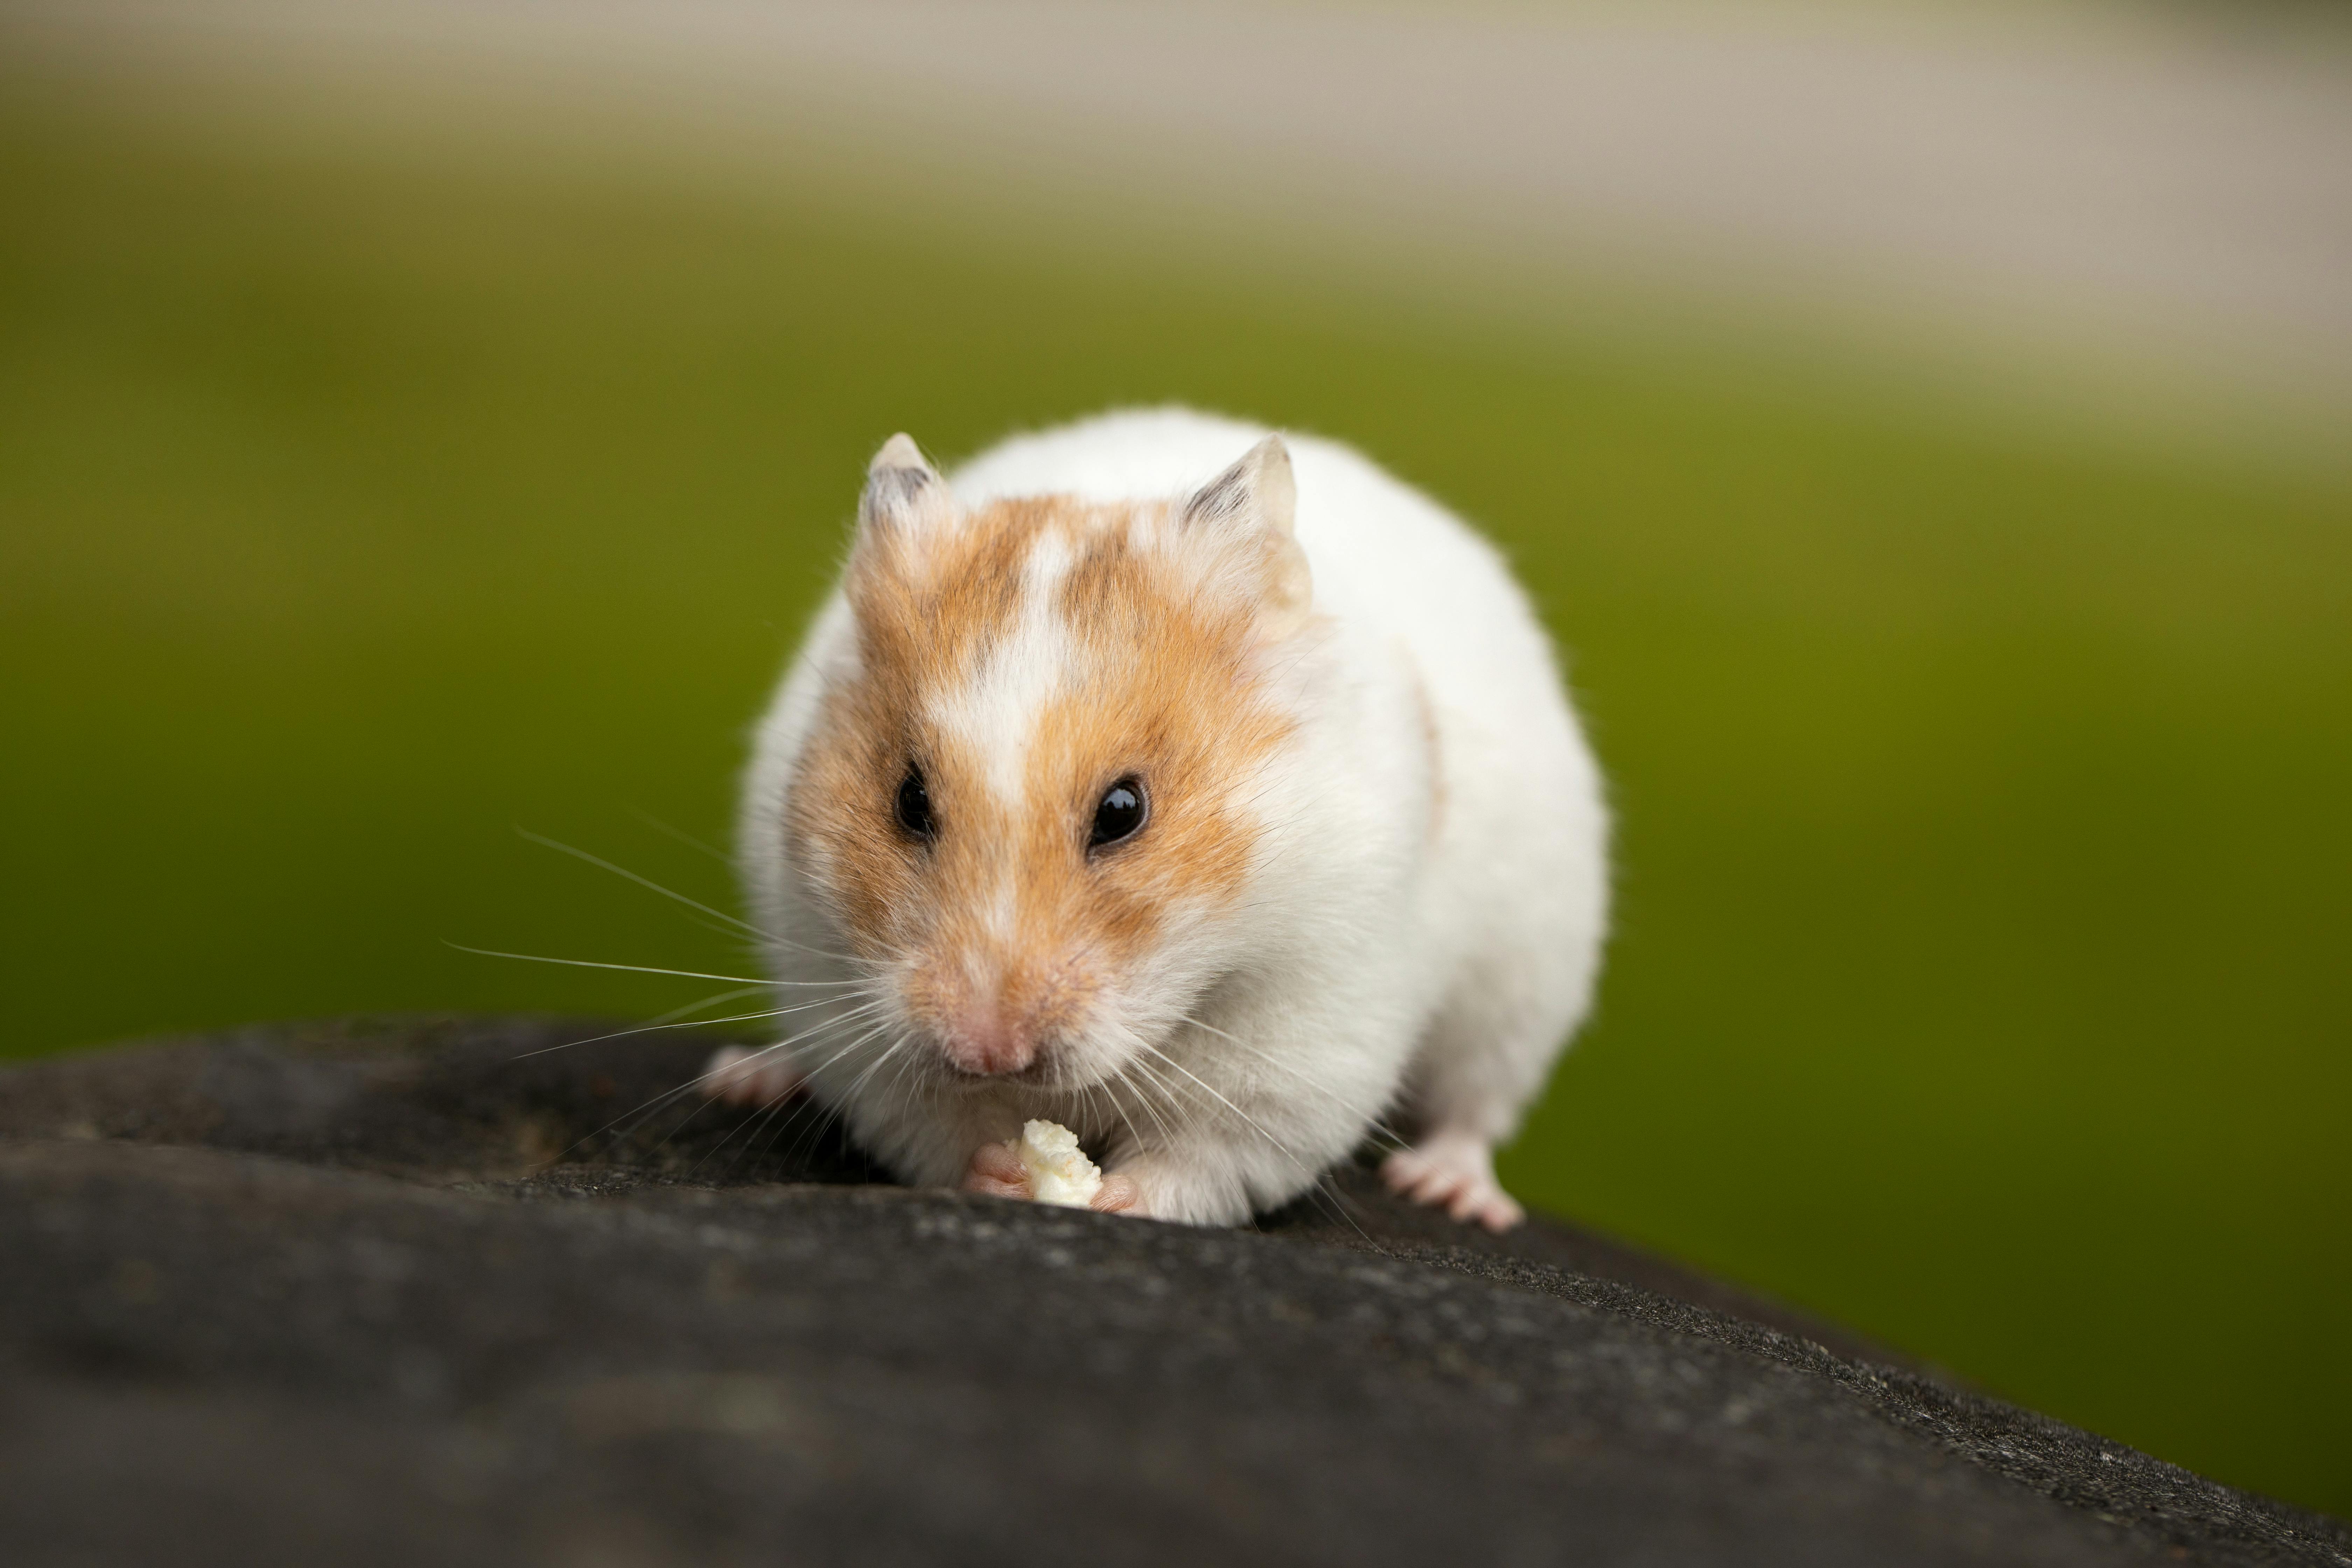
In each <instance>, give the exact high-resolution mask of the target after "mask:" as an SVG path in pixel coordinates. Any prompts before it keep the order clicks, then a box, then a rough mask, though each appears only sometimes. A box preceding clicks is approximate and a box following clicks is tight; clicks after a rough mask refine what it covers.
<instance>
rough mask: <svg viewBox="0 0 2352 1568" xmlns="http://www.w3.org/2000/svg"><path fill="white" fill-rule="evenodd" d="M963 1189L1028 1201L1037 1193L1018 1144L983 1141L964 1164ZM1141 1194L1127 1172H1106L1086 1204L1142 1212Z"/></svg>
mask: <svg viewBox="0 0 2352 1568" xmlns="http://www.w3.org/2000/svg"><path fill="white" fill-rule="evenodd" d="M963 1190H964V1191H965V1192H968V1193H986V1194H988V1195H989V1196H991V1197H993V1198H1019V1199H1020V1200H1021V1201H1022V1202H1024V1203H1027V1202H1029V1201H1030V1200H1031V1199H1032V1198H1033V1197H1034V1194H1032V1193H1031V1192H1030V1190H1029V1171H1028V1168H1027V1167H1026V1166H1024V1165H1023V1164H1022V1163H1021V1154H1020V1152H1019V1145H1018V1144H1016V1143H1014V1142H1011V1141H1007V1142H1003V1143H982V1145H981V1146H980V1147H979V1148H977V1149H975V1150H973V1151H972V1152H971V1164H969V1165H967V1166H965V1167H964V1173H963ZM1137 1196H1138V1194H1137V1192H1136V1190H1135V1184H1134V1183H1133V1182H1131V1181H1129V1179H1128V1178H1126V1177H1125V1176H1105V1177H1104V1178H1103V1184H1102V1190H1101V1191H1100V1192H1097V1194H1095V1196H1094V1201H1093V1202H1092V1203H1090V1204H1088V1205H1087V1207H1088V1208H1090V1209H1093V1210H1095V1211H1096V1212H1097V1213H1098V1214H1139V1213H1141V1212H1142V1211H1141V1210H1139V1208H1137V1207H1136V1198H1137Z"/></svg>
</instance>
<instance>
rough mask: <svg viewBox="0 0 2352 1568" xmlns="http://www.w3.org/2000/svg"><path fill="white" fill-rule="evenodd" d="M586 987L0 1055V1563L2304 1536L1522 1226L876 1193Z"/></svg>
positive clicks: (1759, 1545) (2328, 1548)
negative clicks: (1222, 1224)
mask: <svg viewBox="0 0 2352 1568" xmlns="http://www.w3.org/2000/svg"><path fill="white" fill-rule="evenodd" d="M593 1032H594V1031H593V1030H587V1029H583V1028H581V1027H578V1026H563V1025H561V1024H555V1023H549V1022H543V1021H462V1020H436V1021H424V1022H419V1021H415V1020H408V1021H402V1022H394V1023H379V1024H373V1025H370V1024H345V1025H335V1026H323V1027H309V1028H287V1029H274V1030H259V1031H250V1032H247V1033H245V1034H240V1035H236V1036H227V1037H215V1038H212V1039H207V1040H200V1041H191V1042H185V1043H182V1044H177V1045H166V1046H160V1047H142V1048H130V1049H124V1050H119V1051H112V1052H106V1053H100V1054H95V1055H88V1056H83V1057H79V1058H65V1059H61V1060H58V1061H53V1062H48V1063H44V1064H40V1065H37V1066H34V1067H30V1068H22V1069H19V1070H16V1071H15V1072H11V1073H6V1074H0V1476H5V1477H6V1479H7V1484H6V1485H5V1488H0V1547H5V1557H6V1559H7V1561H8V1562H10V1563H21V1564H27V1565H30V1564H48V1563H147V1562H166V1561H168V1562H172V1563H188V1564H201V1563H215V1562H217V1563H239V1564H245V1563H274V1562H302V1563H324V1562H331V1563H338V1564H346V1563H348V1564H368V1563H453V1564H461V1563H485V1564H488V1563H497V1564H499V1565H501V1568H511V1565H513V1564H517V1563H562V1564H573V1563H578V1564H600V1565H601V1564H613V1565H635V1564H663V1563H698V1564H703V1563H712V1564H731V1563H774V1562H796V1561H808V1562H824V1563H845V1562H856V1563H860V1564H872V1565H880V1564H887V1563H899V1562H908V1563H914V1562H926V1563H928V1562H940V1561H952V1562H958V1563H991V1562H1000V1561H1011V1560H1013V1559H1015V1558H1016V1557H1019V1558H1024V1559H1025V1558H1028V1557H1031V1556H1032V1555H1035V1554H1047V1553H1050V1554H1052V1555H1054V1556H1055V1557H1059V1558H1063V1559H1066V1560H1073V1561H1075V1560H1080V1559H1083V1560H1087V1561H1110V1562H1119V1563H1154V1562H1167V1563H1200V1562H1207V1561H1223V1562H1260V1561H1264V1562H1279V1563H1321V1562H1348V1563H1391V1562H1393V1563H1414V1564H1416V1565H1421V1568H1426V1565H1427V1564H1429V1563H1435V1562H1449V1563H1450V1562H1476V1563H1741V1564H1756V1563H1782V1562H1786V1563H2051V1564H2057V1563H2178V1562H2183V1561H2188V1562H2200V1563H2329V1564H2339V1565H2340V1564H2352V1532H2347V1531H2346V1530H2345V1529H2344V1527H2343V1526H2341V1525H2340V1524H2337V1523H2336V1522H2335V1521H2328V1520H2324V1519H2320V1518H2317V1517H2315V1516H2313V1515H2309V1514H2305V1513H2300V1512H2297V1511H2296V1510H2291V1509H2288V1508H2285V1507H2283V1506H2281V1505H2279V1504H2276V1503H2273V1502H2270V1501H2268V1500H2263V1499H2261V1498H2257V1497H2253V1496H2251V1495H2249V1494H2246V1493H2243V1492H2239V1491H2234V1490H2231V1489H2228V1488H2224V1487H2221V1486H2218V1485H2216V1484H2214V1483H2212V1482H2210V1481H2206V1480H2204V1479H2200V1478H2199V1477H2197V1476H2194V1475H2191V1474H2189V1473H2188V1472H2186V1471H2183V1470H2180V1469H2178V1468H2174V1467H2171V1466H2168V1465H2165V1464H2162V1463H2160V1462H2158V1461H2157V1460H2154V1459H2151V1458H2147V1456H2145V1455H2142V1454H2138V1453H2137V1452H2135V1451H2133V1450H2131V1449H2128V1448H2126V1447H2122V1446H2121V1445H2119V1444H2115V1443H2109V1442H2105V1441H2104V1440H2102V1439H2100V1438H2097V1437H2095V1436H2091V1435H2089V1434H2087V1433H2084V1432H2080V1431H2076V1430H2074V1428H2071V1427H2067V1426H2061V1425H2059V1424H2057V1423H2055V1422H2053V1421H2049V1420H2046V1419H2044V1418H2042V1417H2040V1416H2036V1415H2031V1414H2028V1413H2026V1412H2023V1411H2021V1410H2017V1409H2015V1408H2012V1407H2011V1406H2007V1405H2000V1404H1997V1403H1994V1402H1992V1401H1989V1400H1985V1399H1981V1398H1978V1397H1974V1396H1972V1395H1970V1394H1967V1393H1965V1392H1963V1391H1960V1390H1958V1389H1956V1388H1954V1387H1951V1386H1949V1385H1948V1384H1944V1383H1941V1382H1938V1381H1937V1380H1936V1379H1934V1378H1932V1377H1930V1376H1928V1375H1927V1374H1925V1373H1920V1372H1917V1371H1916V1370H1906V1369H1904V1368H1902V1367H1899V1366H1897V1365H1895V1364H1893V1363H1891V1362H1889V1361H1888V1360H1886V1359H1885V1357H1884V1356H1883V1355H1879V1354H1877V1353H1875V1352H1872V1351H1871V1350H1870V1348H1869V1347H1868V1346H1867V1345H1866V1344H1865V1343H1864V1342H1861V1341H1859V1340H1856V1339H1853V1337H1851V1336H1844V1335H1840V1334H1837V1333H1835V1332H1833V1331H1830V1330H1828V1329H1827V1328H1825V1327H1823V1326H1822V1325H1820V1324H1815V1323H1810V1322H1808V1321H1806V1320H1804V1319H1802V1318H1801V1317H1798V1316H1796V1315H1794V1314H1791V1313H1789V1312H1787V1311H1786V1310H1780V1309H1776V1308H1774V1307H1772V1306H1770V1305H1769V1304H1767V1303H1761V1302H1758V1301H1755V1300H1749V1299H1748V1298H1745V1297H1743V1296H1742V1295H1740V1294H1739V1293H1738V1292H1736V1291H1732V1290H1730V1289H1727V1288H1725V1287H1723V1286H1720V1285H1717V1284H1715V1283H1713V1282H1710V1281H1707V1280H1705V1279H1700V1278H1697V1277H1696V1276H1694V1275H1691V1274H1689V1273H1688V1272H1686V1271H1685V1270H1681V1269H1679V1268H1675V1267H1673V1266H1672V1265H1669V1264H1665V1263H1664V1262H1661V1261H1659V1260H1657V1259H1654V1258H1648V1257H1646V1256H1644V1255H1643V1254H1641V1253H1638V1252H1636V1251H1633V1250H1632V1249H1630V1248H1626V1247H1622V1246H1620V1245H1617V1244H1614V1243H1611V1242H1608V1241H1606V1240H1604V1239H1602V1238H1600V1237H1591V1236H1589V1235H1585V1234H1582V1233H1580V1232H1577V1231H1575V1230H1572V1229H1570V1228H1568V1227H1565V1226H1557V1225H1550V1224H1545V1223H1541V1222H1538V1224H1536V1225H1534V1226H1530V1227H1529V1228H1528V1230H1526V1231H1524V1232H1521V1233H1518V1234H1517V1235H1516V1236H1514V1237H1510V1238H1507V1239H1506V1240H1503V1241H1500V1242H1497V1241H1495V1240H1493V1239H1491V1238H1486V1237H1481V1236H1476V1235H1473V1234H1469V1233H1465V1232H1461V1231H1458V1230H1455V1229H1453V1228H1452V1227H1451V1226H1448V1225H1447V1224H1445V1223H1444V1222H1442V1221H1439V1220H1436V1219H1434V1218H1433V1217H1432V1216H1429V1215H1423V1214H1421V1213H1419V1212H1417V1211H1414V1210H1412V1209H1409V1208H1407V1207H1404V1206H1402V1205H1397V1204H1395V1203H1393V1202H1392V1201H1391V1200H1389V1199H1388V1198H1387V1197H1385V1196H1384V1195H1383V1194H1381V1193H1380V1192H1379V1190H1378V1187H1377V1184H1376V1183H1372V1182H1370V1180H1369V1179H1367V1178H1366V1177H1365V1176H1364V1174H1363V1173H1342V1174H1341V1175H1340V1176H1339V1178H1337V1179H1336V1180H1335V1183H1334V1185H1333V1187H1332V1189H1331V1191H1330V1192H1329V1193H1328V1194H1326V1195H1325V1196H1324V1197H1323V1198H1322V1199H1321V1200H1320V1201H1319V1202H1309V1203H1306V1204H1302V1205H1298V1206H1297V1208H1295V1209H1293V1210H1292V1211H1289V1212H1286V1213H1285V1214H1283V1215H1275V1216H1271V1217H1270V1218H1269V1219H1268V1220H1267V1221H1265V1223H1264V1224H1263V1226H1261V1229H1260V1231H1259V1232H1257V1233H1252V1232H1249V1231H1202V1230H1191V1229H1185V1228H1181V1227H1176V1226H1161V1225H1156V1224H1150V1223H1146V1222H1139V1221H1134V1220H1127V1219H1120V1218H1114V1217H1108V1216H1103V1215H1088V1214H1083V1213H1074V1212H1072V1211H1068V1210H1059V1209H1043V1208H1034V1207H1030V1206H1027V1205H1018V1204H1007V1203H1003V1202H999V1201H996V1200H992V1199H984V1198H974V1197H966V1196H962V1195H959V1194H945V1193H920V1192H910V1191H907V1190H904V1189H901V1188H897V1187H893V1186H889V1185H887V1184H881V1183H879V1182H878V1181H877V1180H876V1179H875V1176H874V1173H872V1172H871V1171H870V1170H869V1169H868V1168H867V1167H866V1165H865V1163H863V1162H862V1161H860V1160H859V1159H858V1158H857V1156H856V1154H855V1152H853V1151H851V1150H849V1149H848V1148H846V1147H845V1145H844V1144H843V1143H842V1142H841V1141H840V1140H839V1138H838V1137H837V1136H836V1135H835V1133H834V1132H833V1131H831V1130H829V1129H827V1128H825V1127H824V1126H821V1125H818V1124H817V1123H816V1122H815V1121H814V1119H812V1118H810V1117H808V1116H806V1115H791V1116H783V1117H770V1118H761V1117H756V1116H748V1115H741V1114H733V1113H727V1114H722V1113H719V1112H717V1111H714V1110H709V1109H695V1108H689V1107H688V1106H687V1105H686V1104H684V1103H683V1102H681V1101H678V1100H670V1101H668V1102H666V1103H664V1104H660V1105H656V1106H655V1107H653V1108H652V1109H651V1110H640V1107H641V1106H642V1105H643V1103H644V1102H646V1101H648V1100H655V1099H656V1097H657V1096H660V1095H662V1094H663V1093H664V1092H665V1091H667V1090H670V1089H675V1088H676V1087H677V1085H678V1084H679V1083H680V1082H681V1081H682V1079H684V1078H685V1076H686V1075H687V1074H688V1072H689V1071H690V1070H691V1068H692V1066H693V1065H694V1063H695V1062H696V1061H697V1060H698V1054H699V1053H700V1052H701V1051H702V1050H704V1049H707V1048H708V1046H709V1041H708V1039H706V1038H697V1037H685V1036H675V1035H659V1034H635V1035H631V1036H625V1037H618V1038H613V1039H606V1040H603V1041H599V1042H596V1043H593V1044H588V1045H582V1046H577V1047H571V1048H568V1049H550V1048H549V1047H556V1046H560V1045H562V1043H563V1042H566V1041H570V1040H573V1039H576V1038H578V1037H580V1036H582V1035H583V1034H587V1033H593ZM530 1053H539V1054H530ZM689 1111H690V1113H689Z"/></svg>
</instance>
